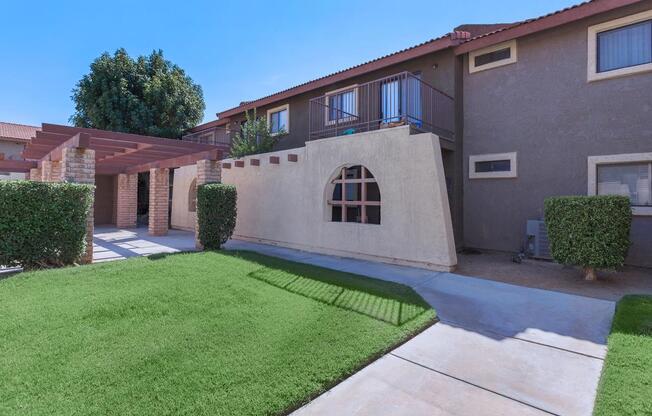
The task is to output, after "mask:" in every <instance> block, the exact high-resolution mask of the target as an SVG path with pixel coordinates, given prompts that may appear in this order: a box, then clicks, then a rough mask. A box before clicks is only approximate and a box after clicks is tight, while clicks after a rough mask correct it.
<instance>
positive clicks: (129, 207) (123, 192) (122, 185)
mask: <svg viewBox="0 0 652 416" xmlns="http://www.w3.org/2000/svg"><path fill="white" fill-rule="evenodd" d="M137 205H138V174H137V173H134V174H126V173H121V174H119V175H118V192H117V195H116V208H115V209H116V216H115V225H116V227H118V228H134V227H136V214H137V208H138V206H137Z"/></svg>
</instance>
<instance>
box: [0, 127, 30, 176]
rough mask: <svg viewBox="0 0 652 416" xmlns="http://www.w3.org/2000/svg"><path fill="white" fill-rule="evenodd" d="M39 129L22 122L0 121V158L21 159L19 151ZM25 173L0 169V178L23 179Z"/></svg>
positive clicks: (20, 151)
mask: <svg viewBox="0 0 652 416" xmlns="http://www.w3.org/2000/svg"><path fill="white" fill-rule="evenodd" d="M37 130H39V128H38V127H34V126H26V125H24V124H15V123H5V122H1V121H0V159H3V160H18V159H22V156H21V153H22V151H23V149H24V148H25V144H26V143H28V142H29V141H30V139H31V138H32V137H33V136H34V134H36V131H37ZM24 178H25V174H23V173H16V172H4V171H0V180H8V179H24Z"/></svg>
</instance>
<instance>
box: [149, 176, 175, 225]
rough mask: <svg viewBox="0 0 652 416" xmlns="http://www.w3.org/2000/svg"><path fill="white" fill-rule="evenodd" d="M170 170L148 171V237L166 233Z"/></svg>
mask: <svg viewBox="0 0 652 416" xmlns="http://www.w3.org/2000/svg"><path fill="white" fill-rule="evenodd" d="M169 200H170V169H167V168H155V169H150V170H149V235H155V236H156V235H166V234H167V233H168V221H169V219H168V215H169V212H168V209H169V203H170V201H169Z"/></svg>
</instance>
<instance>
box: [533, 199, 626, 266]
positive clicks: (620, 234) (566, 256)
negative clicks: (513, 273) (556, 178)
mask: <svg viewBox="0 0 652 416" xmlns="http://www.w3.org/2000/svg"><path fill="white" fill-rule="evenodd" d="M544 207H545V221H546V227H547V228H548V238H549V239H550V251H551V253H552V257H553V259H555V261H557V262H558V263H562V264H567V265H578V266H582V267H584V268H586V269H595V268H606V269H613V268H616V267H620V266H622V265H623V264H624V263H625V258H626V257H627V250H628V249H629V246H630V241H629V230H630V228H631V223H632V208H631V206H630V202H629V198H627V197H624V196H563V197H555V198H548V199H546V200H545V203H544Z"/></svg>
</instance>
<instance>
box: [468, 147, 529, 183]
mask: <svg viewBox="0 0 652 416" xmlns="http://www.w3.org/2000/svg"><path fill="white" fill-rule="evenodd" d="M493 160H509V168H510V169H509V170H508V171H503V172H476V170H475V164H476V162H491V161H493ZM517 172H518V169H517V166H516V152H509V153H488V154H483V155H471V156H469V179H506V178H517V177H518V174H517Z"/></svg>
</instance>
